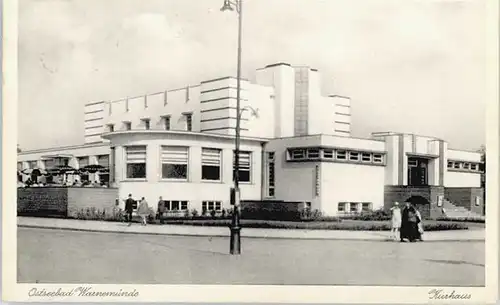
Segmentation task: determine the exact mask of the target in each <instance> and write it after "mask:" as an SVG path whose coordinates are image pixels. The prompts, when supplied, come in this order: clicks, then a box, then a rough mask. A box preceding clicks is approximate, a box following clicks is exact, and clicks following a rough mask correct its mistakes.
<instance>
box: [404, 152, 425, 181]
mask: <svg viewBox="0 0 500 305" xmlns="http://www.w3.org/2000/svg"><path fill="white" fill-rule="evenodd" d="M428 164H429V160H427V159H424V158H415V157H409V158H408V185H410V186H426V185H428V170H427V168H428Z"/></svg>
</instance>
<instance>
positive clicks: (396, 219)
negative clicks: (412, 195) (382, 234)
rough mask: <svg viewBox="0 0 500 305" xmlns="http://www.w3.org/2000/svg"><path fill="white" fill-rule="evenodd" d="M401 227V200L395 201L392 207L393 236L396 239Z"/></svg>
mask: <svg viewBox="0 0 500 305" xmlns="http://www.w3.org/2000/svg"><path fill="white" fill-rule="evenodd" d="M400 228H401V209H400V208H399V202H394V206H393V207H392V208H391V238H392V239H394V240H397V239H398V237H399V236H398V235H399V229H400Z"/></svg>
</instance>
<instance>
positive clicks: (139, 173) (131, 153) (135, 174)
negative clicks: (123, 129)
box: [125, 146, 146, 178]
mask: <svg viewBox="0 0 500 305" xmlns="http://www.w3.org/2000/svg"><path fill="white" fill-rule="evenodd" d="M125 152H126V163H127V178H146V146H129V147H126V150H125Z"/></svg>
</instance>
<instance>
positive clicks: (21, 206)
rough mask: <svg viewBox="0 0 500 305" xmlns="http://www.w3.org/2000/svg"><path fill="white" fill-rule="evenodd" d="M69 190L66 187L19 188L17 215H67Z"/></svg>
mask: <svg viewBox="0 0 500 305" xmlns="http://www.w3.org/2000/svg"><path fill="white" fill-rule="evenodd" d="M67 211H68V191H67V189H66V188H51V187H50V188H49V187H47V188H18V189H17V215H19V216H37V217H66V216H67Z"/></svg>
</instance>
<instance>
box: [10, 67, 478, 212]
mask: <svg viewBox="0 0 500 305" xmlns="http://www.w3.org/2000/svg"><path fill="white" fill-rule="evenodd" d="M241 105H242V108H241V112H240V113H239V114H238V113H236V79H235V78H233V77H224V78H218V79H212V80H206V81H202V82H201V83H200V84H197V85H190V86H186V87H184V88H180V89H175V90H166V91H161V92H157V93H152V94H146V95H141V96H136V97H127V98H123V99H120V100H114V101H98V102H91V103H88V104H86V105H85V110H84V111H85V122H84V124H85V143H84V144H82V145H80V146H73V147H56V148H50V149H41V150H33V151H24V152H22V153H20V154H19V155H18V162H19V163H18V168H19V169H25V168H35V167H37V168H47V167H50V166H53V165H55V164H65V165H69V166H72V167H75V168H79V167H83V166H85V165H89V164H100V165H102V166H105V167H109V169H110V171H109V172H110V173H109V177H107V176H106V177H104V179H106V180H108V179H109V182H110V183H111V185H114V186H116V187H117V188H118V189H119V196H120V198H125V197H126V196H127V195H128V194H129V193H131V194H133V195H134V196H135V197H146V199H147V200H148V201H149V202H155V201H156V200H157V199H158V197H159V196H162V197H163V199H164V200H168V201H169V203H170V204H169V208H171V209H180V210H182V209H197V210H198V211H200V210H201V209H202V207H204V208H207V209H221V208H228V207H229V204H230V203H229V194H230V188H231V187H232V186H233V154H234V134H235V127H236V119H237V116H238V115H241V137H242V139H241V148H240V149H241V153H240V175H239V177H240V180H241V183H240V185H241V196H242V200H252V201H269V204H272V202H276V201H293V202H297V201H300V202H305V203H307V204H308V205H309V206H310V207H311V208H312V209H318V210H321V211H323V213H325V214H327V215H338V214H345V213H351V212H360V211H363V210H374V209H379V208H382V207H384V204H385V205H387V204H391V202H388V201H393V200H405V199H407V198H408V197H412V196H414V195H418V196H419V197H422V198H425V199H426V203H427V204H428V205H429V211H433V210H435V206H442V205H443V203H444V204H445V205H446V204H448V205H452V206H462V207H463V208H465V209H466V210H468V211H469V212H471V213H473V212H474V211H476V208H474V207H479V206H481V205H482V195H481V194H482V193H481V192H482V189H481V188H480V176H481V175H480V173H481V167H480V164H481V156H480V154H479V153H476V152H467V151H461V150H452V149H449V148H448V144H447V142H445V141H444V140H441V139H436V138H432V137H424V136H417V135H412V134H400V133H393V132H387V133H374V134H373V137H372V138H370V139H360V138H354V137H351V100H350V98H348V97H345V96H340V95H328V96H324V95H322V94H321V91H320V74H319V72H318V71H317V70H315V69H311V68H308V67H294V66H291V65H289V64H286V63H279V64H274V65H268V66H266V67H265V68H262V69H258V70H257V71H256V83H250V82H249V81H247V80H242V90H241ZM90 179H96V180H97V179H103V177H99V175H98V174H95V176H93V177H90ZM464 194H465V195H464ZM464 196H465V197H467V196H468V197H467V198H468V201H467V200H465V201H464V200H463V197H464ZM478 197H481V198H480V201H478V200H479V199H478ZM459 198H461V199H459ZM471 202H472V203H473V204H470V203H471ZM477 209H478V208H477ZM476 212H477V211H476Z"/></svg>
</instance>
